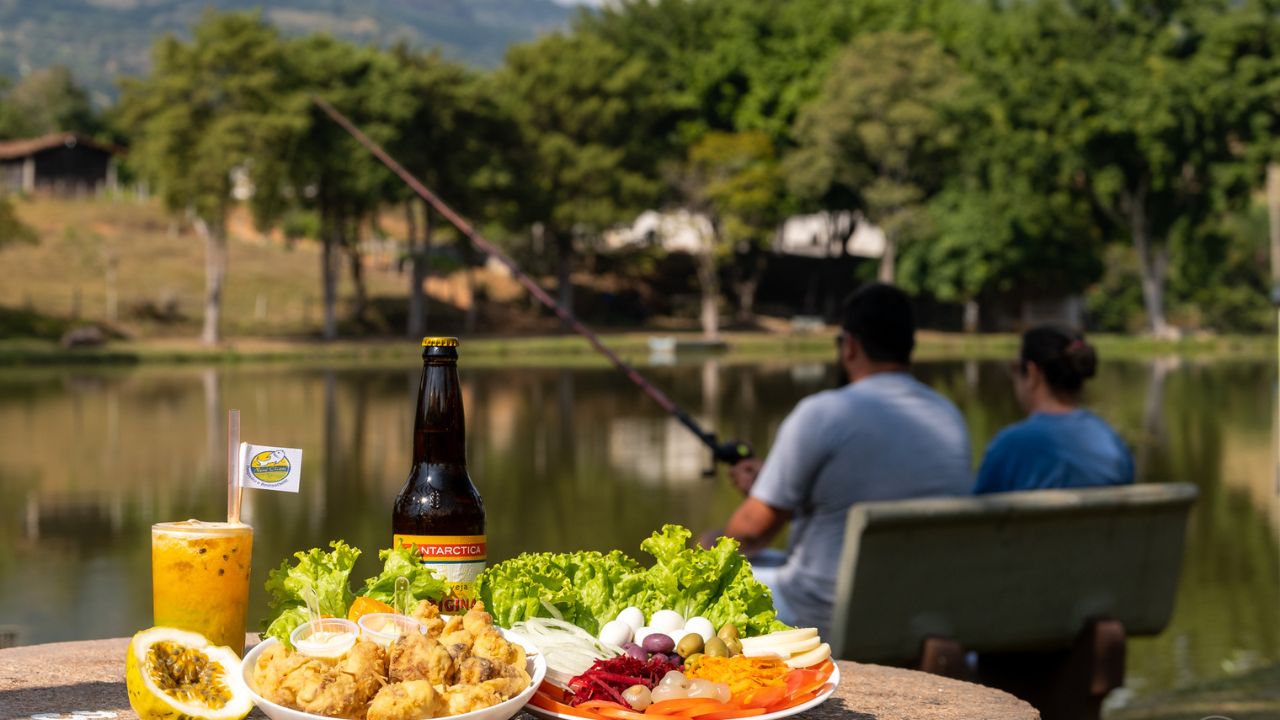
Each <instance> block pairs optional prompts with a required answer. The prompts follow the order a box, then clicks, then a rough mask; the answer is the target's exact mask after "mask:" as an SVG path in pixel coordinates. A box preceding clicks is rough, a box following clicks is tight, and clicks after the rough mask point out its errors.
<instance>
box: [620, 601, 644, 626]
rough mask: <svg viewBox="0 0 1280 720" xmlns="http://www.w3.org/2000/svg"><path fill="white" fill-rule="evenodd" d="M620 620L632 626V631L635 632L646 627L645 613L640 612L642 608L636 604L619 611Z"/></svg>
mask: <svg viewBox="0 0 1280 720" xmlns="http://www.w3.org/2000/svg"><path fill="white" fill-rule="evenodd" d="M618 622H624V623H626V624H627V625H629V626H631V632H635V631H636V630H639V629H640V628H642V627H644V613H642V612H640V608H638V607H635V606H634V605H633V606H631V607H629V608H627V609H626V610H623V611H622V612H620V613H618Z"/></svg>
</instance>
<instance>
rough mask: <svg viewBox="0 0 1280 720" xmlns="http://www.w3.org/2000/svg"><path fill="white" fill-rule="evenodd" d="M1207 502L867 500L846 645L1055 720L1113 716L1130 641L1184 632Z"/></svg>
mask: <svg viewBox="0 0 1280 720" xmlns="http://www.w3.org/2000/svg"><path fill="white" fill-rule="evenodd" d="M1196 495H1197V489H1196V487H1195V486H1194V485H1190V484H1143V485H1131V486H1125V487H1111V488H1090V489H1081V490H1040V491H1032V492H1019V493H1001V494H996V495H985V496H977V497H957V498H930V499H918V500H898V501H886V502H868V503H862V504H859V505H855V506H854V507H853V508H851V509H850V511H849V514H848V520H847V524H846V530H845V539H844V547H843V549H842V553H843V554H842V561H841V567H840V573H839V576H838V578H837V581H836V596H835V603H834V608H835V609H834V612H833V615H832V627H831V633H830V637H831V638H832V650H833V652H834V653H835V654H836V656H837V657H840V658H844V659H848V660H857V661H861V662H876V663H882V664H894V665H902V666H909V667H915V668H918V669H922V670H926V671H929V672H935V673H939V674H943V675H948V676H951V677H959V678H964V679H970V680H975V681H977V682H982V683H984V684H988V685H992V686H994V687H998V688H1001V689H1003V690H1007V691H1009V692H1011V693H1013V694H1014V695H1017V696H1019V697H1021V698H1023V699H1025V700H1027V701H1028V702H1030V703H1031V704H1032V705H1035V706H1036V707H1037V708H1039V709H1040V711H1041V713H1042V716H1043V718H1044V720H1054V719H1056V718H1097V717H1098V716H1099V712H1100V708H1101V703H1102V700H1103V698H1104V697H1105V696H1106V694H1107V693H1108V692H1110V691H1111V690H1113V689H1115V688H1117V687H1119V686H1120V685H1121V684H1123V681H1124V649H1125V638H1126V637H1127V636H1131V635H1155V634H1158V633H1159V632H1160V631H1162V630H1163V629H1164V628H1165V626H1166V625H1167V624H1168V623H1169V617H1170V615H1171V614H1172V612H1173V603H1174V597H1175V595H1176V591H1177V586H1178V574H1179V572H1180V570H1181V567H1182V553H1183V544H1184V541H1185V536H1186V526H1187V515H1188V512H1189V510H1190V508H1191V506H1192V504H1193V503H1194V502H1195V498H1196ZM969 652H975V653H977V661H976V663H974V662H971V658H967V657H966V655H967V654H968V653H969Z"/></svg>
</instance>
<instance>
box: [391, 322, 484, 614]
mask: <svg viewBox="0 0 1280 720" xmlns="http://www.w3.org/2000/svg"><path fill="white" fill-rule="evenodd" d="M466 449H467V443H466V430H465V427H464V423H463V411H462V387H461V385H460V384H459V382H458V340H457V338H444V337H428V338H423V339H422V379H421V381H420V382H419V383H418V409H417V412H416V413H415V414H414V418H413V468H412V469H411V470H410V471H409V479H408V480H406V481H405V484H404V487H402V488H400V494H399V495H397V496H396V502H395V505H394V507H393V508H392V511H391V531H392V532H393V533H394V538H393V542H394V543H395V546H396V547H408V548H413V549H414V550H415V551H416V552H417V553H418V554H419V555H420V556H421V558H422V564H423V565H424V566H426V567H430V568H431V569H432V570H435V572H436V574H437V575H440V576H441V577H443V578H444V579H445V580H446V581H448V583H449V595H448V596H447V597H446V598H445V599H444V601H443V602H442V603H441V610H443V611H444V612H446V613H457V612H465V611H466V609H467V608H468V607H470V605H471V602H472V598H473V597H474V592H473V590H474V589H473V583H474V582H475V579H476V576H477V575H479V574H480V571H481V570H484V566H485V556H486V555H485V553H486V547H485V534H484V501H482V500H481V499H480V493H479V491H477V490H476V486H475V484H474V483H472V482H471V476H470V475H468V474H467V457H466Z"/></svg>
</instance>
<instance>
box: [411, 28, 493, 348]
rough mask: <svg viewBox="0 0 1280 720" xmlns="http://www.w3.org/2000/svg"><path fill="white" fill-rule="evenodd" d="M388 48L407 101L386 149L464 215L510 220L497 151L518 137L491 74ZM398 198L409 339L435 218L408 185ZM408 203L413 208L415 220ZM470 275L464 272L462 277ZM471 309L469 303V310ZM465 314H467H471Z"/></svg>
mask: <svg viewBox="0 0 1280 720" xmlns="http://www.w3.org/2000/svg"><path fill="white" fill-rule="evenodd" d="M392 54H393V56H394V57H395V58H396V61H397V63H398V64H399V66H400V67H401V74H402V75H403V76H404V77H406V78H407V79H408V81H409V85H410V89H409V92H410V93H411V96H412V98H413V102H414V105H413V110H412V112H411V114H410V115H409V116H408V117H406V118H405V119H404V120H403V121H402V122H401V124H400V127H399V128H398V137H397V138H396V139H395V140H394V141H392V142H391V144H390V146H389V149H390V150H391V151H392V153H393V154H394V155H395V156H396V157H397V158H398V159H399V160H400V162H401V163H403V164H404V166H405V167H406V168H407V169H408V170H409V171H410V172H412V173H413V174H414V175H416V176H417V177H418V178H419V179H421V180H422V181H423V182H424V183H425V184H426V185H427V187H429V188H432V189H433V190H434V191H435V192H437V193H439V194H440V195H441V197H442V198H443V199H444V200H445V202H447V203H448V204H449V205H450V206H451V207H453V208H454V209H455V210H457V211H458V212H460V213H462V214H463V215H464V216H467V217H471V218H477V217H479V218H505V219H507V220H510V219H511V215H512V213H513V209H512V208H511V206H510V205H511V203H512V202H513V200H514V198H513V196H512V178H511V173H510V168H509V165H508V163H507V162H506V158H504V157H503V155H504V153H505V152H507V151H508V149H510V148H513V147H515V146H516V145H517V144H518V138H517V136H516V128H515V127H514V125H513V124H512V123H511V122H510V119H509V118H508V117H507V116H506V115H505V114H504V113H503V109H502V107H501V106H500V105H499V103H498V102H497V99H496V97H495V93H494V90H493V86H492V85H493V83H492V79H491V78H487V77H482V76H479V75H477V74H475V73H473V72H471V71H469V70H467V69H466V68H464V67H463V66H461V65H459V64H457V63H453V62H449V61H447V60H444V59H442V58H441V57H440V55H439V54H438V53H434V52H433V53H430V54H426V55H423V54H418V53H414V52H412V51H410V50H409V49H407V48H406V47H403V46H401V47H397V48H395V49H394V50H393V51H392ZM401 196H402V197H403V198H404V202H405V210H406V219H407V220H408V228H409V232H408V235H409V237H408V241H409V243H408V245H409V249H408V260H409V264H410V272H409V277H410V281H409V313H408V321H407V326H406V331H407V334H408V335H409V336H410V337H413V336H421V335H422V334H423V333H424V332H425V331H426V330H425V329H426V322H427V303H426V297H425V293H424V292H423V282H424V281H425V280H426V274H427V270H428V267H429V263H430V259H431V254H432V250H431V248H432V243H433V238H434V229H435V225H436V222H435V219H434V217H433V214H432V212H431V209H430V207H428V206H427V205H426V203H424V202H421V201H419V200H418V199H417V196H416V195H415V194H413V193H412V192H411V191H409V190H408V188H402V189H401ZM416 206H420V207H421V222H419V220H418V217H419V214H418V213H417V212H415V207H416ZM419 228H420V230H419ZM419 237H421V240H422V242H421V244H419V242H418V240H419ZM471 275H472V274H471V273H470V272H468V274H467V276H468V278H470V277H471ZM473 296H474V293H473ZM474 308H475V303H474V302H473V303H472V309H473V311H474ZM467 317H468V318H469V319H472V318H474V312H472V313H469V314H468V316H467Z"/></svg>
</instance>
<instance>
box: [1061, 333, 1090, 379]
mask: <svg viewBox="0 0 1280 720" xmlns="http://www.w3.org/2000/svg"><path fill="white" fill-rule="evenodd" d="M1062 354H1063V356H1064V357H1065V358H1066V361H1067V364H1068V365H1070V366H1071V369H1072V370H1074V371H1075V374H1076V375H1078V376H1080V379H1081V380H1088V379H1089V378H1091V377H1093V376H1094V375H1097V374H1098V351H1097V350H1095V349H1094V347H1093V346H1092V345H1090V344H1089V343H1087V342H1085V341H1084V338H1082V337H1078V338H1076V339H1075V340H1072V341H1071V342H1070V343H1068V344H1067V348H1066V350H1063V352H1062Z"/></svg>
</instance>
